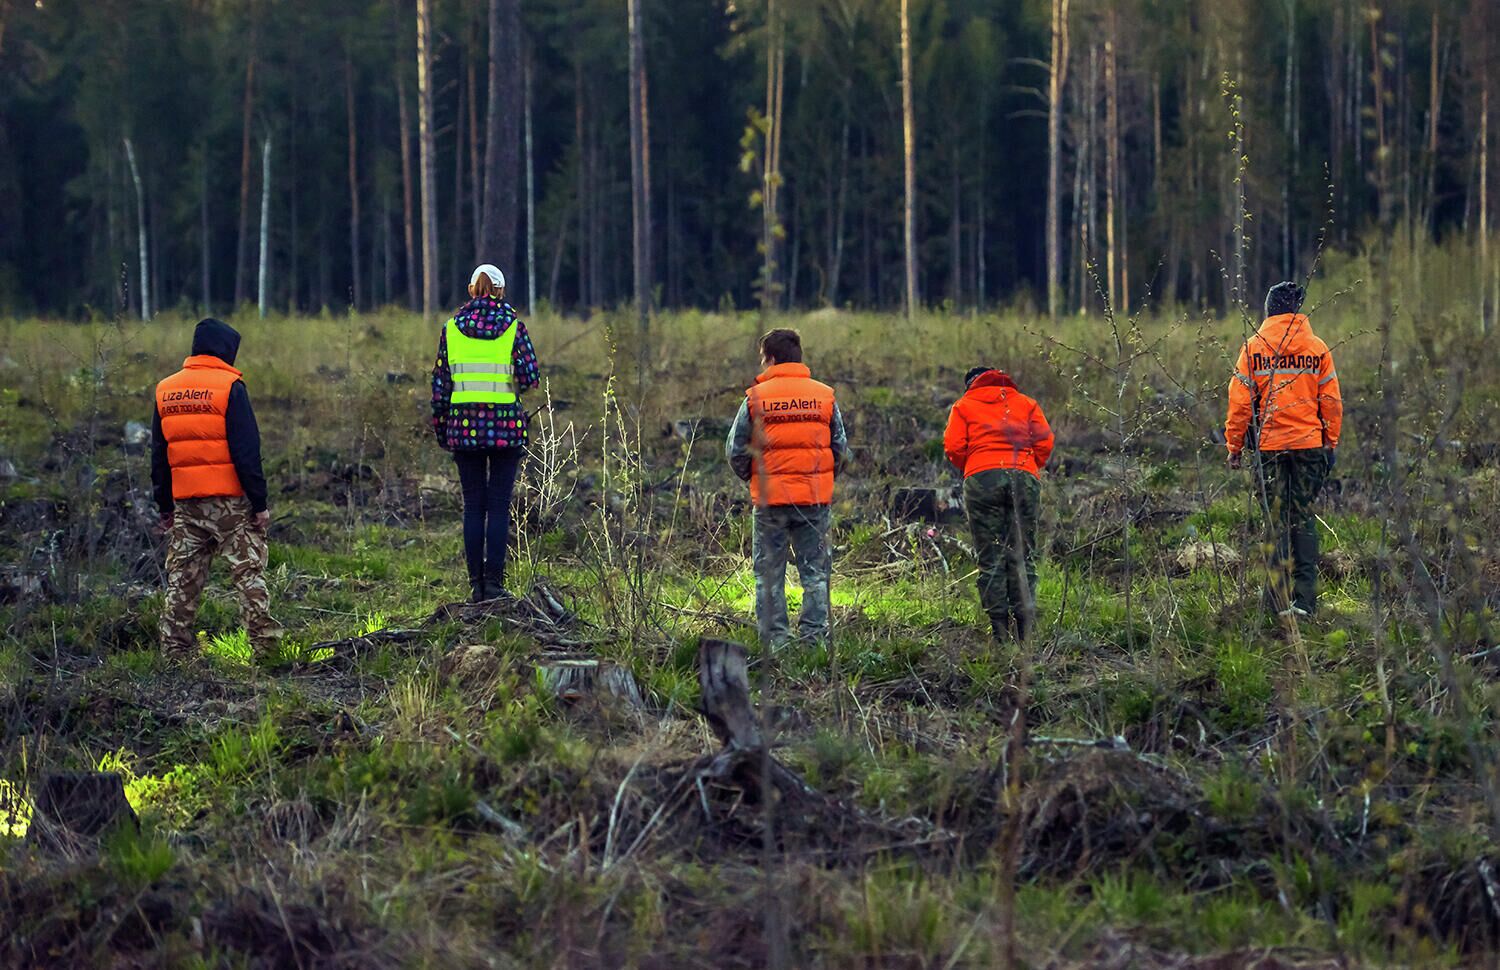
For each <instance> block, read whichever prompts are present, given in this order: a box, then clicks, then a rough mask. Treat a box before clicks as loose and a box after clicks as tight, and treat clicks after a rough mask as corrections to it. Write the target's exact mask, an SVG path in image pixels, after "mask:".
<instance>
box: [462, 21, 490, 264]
mask: <svg viewBox="0 0 1500 970" xmlns="http://www.w3.org/2000/svg"><path fill="white" fill-rule="evenodd" d="M464 51H465V54H466V57H467V60H468V62H469V118H468V121H469V219H470V221H471V222H472V223H473V230H474V235H473V238H474V253H475V255H477V254H478V253H479V250H480V248H481V245H482V243H483V242H484V240H483V239H481V238H480V233H481V232H482V231H483V229H484V209H483V206H484V166H483V164H482V163H481V162H480V160H479V158H480V156H479V75H478V67H477V65H478V63H479V56H478V54H477V53H475V52H472V51H470V50H469V48H468V46H467V45H465V47H464ZM459 150H460V151H462V150H463V149H462V146H460V148H459Z"/></svg>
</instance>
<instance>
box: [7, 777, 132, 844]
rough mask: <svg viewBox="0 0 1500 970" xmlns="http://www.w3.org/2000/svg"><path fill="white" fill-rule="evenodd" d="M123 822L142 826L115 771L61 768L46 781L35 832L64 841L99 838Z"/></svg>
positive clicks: (35, 816)
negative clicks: (73, 838)
mask: <svg viewBox="0 0 1500 970" xmlns="http://www.w3.org/2000/svg"><path fill="white" fill-rule="evenodd" d="M121 825H130V826H132V827H134V828H136V829H139V828H140V827H141V823H140V819H138V818H136V814H135V809H133V808H131V807H130V802H129V801H127V800H126V799H125V782H124V780H123V779H122V778H121V777H120V775H119V773H118V772H114V771H59V772H54V773H53V774H50V775H48V776H47V777H46V778H44V779H43V780H42V789H41V794H40V795H38V796H37V800H36V812H35V813H34V814H33V815H32V819H31V834H32V835H33V836H34V837H36V838H37V839H39V840H41V841H43V842H50V843H53V844H60V843H63V842H65V841H67V840H68V837H69V836H70V835H71V836H81V837H84V838H97V837H98V836H100V835H103V834H104V833H106V832H108V831H110V830H112V829H114V828H116V827H118V826H121Z"/></svg>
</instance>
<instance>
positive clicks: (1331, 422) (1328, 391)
mask: <svg viewBox="0 0 1500 970" xmlns="http://www.w3.org/2000/svg"><path fill="white" fill-rule="evenodd" d="M1318 417H1320V418H1322V419H1323V446H1324V447H1325V448H1337V447H1338V446H1339V435H1340V433H1342V432H1343V430H1344V394H1343V392H1342V391H1340V390H1339V373H1338V371H1336V370H1334V367H1333V351H1331V350H1330V351H1329V352H1328V353H1326V354H1324V355H1323V367H1322V370H1321V372H1320V373H1319V374H1318Z"/></svg>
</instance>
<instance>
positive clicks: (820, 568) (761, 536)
mask: <svg viewBox="0 0 1500 970" xmlns="http://www.w3.org/2000/svg"><path fill="white" fill-rule="evenodd" d="M760 358H761V366H762V367H763V368H764V369H763V370H762V372H761V374H760V376H758V377H757V378H756V379H755V386H754V387H751V388H750V389H748V390H747V391H746V392H745V400H744V402H743V403H742V404H741V405H740V410H739V413H738V414H737V415H735V419H734V423H733V425H732V426H731V427H730V429H729V437H728V439H727V440H726V442H725V453H726V456H727V457H728V459H729V466H730V467H731V468H732V469H733V470H734V473H735V474H736V475H738V476H739V477H740V479H741V480H742V481H745V482H748V483H749V484H750V500H751V502H752V503H753V504H754V506H755V509H754V513H753V514H754V526H755V529H754V533H753V539H752V544H751V545H752V550H753V552H752V556H753V559H754V564H755V619H756V623H757V625H758V626H759V629H760V636H761V640H762V641H763V642H765V643H767V644H769V645H771V646H780V645H781V644H783V643H785V642H786V639H787V635H788V621H787V611H786V566H787V556H788V552H789V551H790V553H791V554H793V555H795V556H796V560H797V575H798V577H799V578H800V580H801V582H802V615H801V616H800V617H799V618H798V622H797V631H798V635H799V636H800V637H801V638H802V639H804V640H809V641H819V640H821V641H825V642H826V641H827V639H828V636H829V630H830V620H829V612H830V603H829V588H828V585H829V579H830V573H831V572H832V568H833V550H832V547H831V546H830V545H829V541H828V529H829V524H830V519H831V516H830V506H831V505H832V503H833V483H834V478H835V477H836V476H837V475H839V474H840V473H842V472H843V470H844V466H845V461H846V456H847V454H848V448H849V444H848V438H847V436H846V435H845V433H844V419H843V416H842V415H841V414H840V413H839V406H838V404H837V403H836V402H835V401H834V395H833V388H831V387H829V386H828V385H827V384H822V383H819V382H818V381H815V380H813V379H812V371H810V370H809V369H808V368H807V366H806V365H805V364H803V363H802V337H801V335H800V334H798V333H797V331H795V330H772V331H770V332H769V333H767V334H766V335H765V336H763V337H761V338H760Z"/></svg>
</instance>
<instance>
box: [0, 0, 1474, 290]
mask: <svg viewBox="0 0 1500 970" xmlns="http://www.w3.org/2000/svg"><path fill="white" fill-rule="evenodd" d="M1497 20H1500V13H1497V12H1496V9H1495V5H1494V4H1493V3H1487V2H1485V0H1382V2H1367V0H1277V2H1252V0H1225V2H1202V0H1028V2H1014V3H1009V2H1007V3H1001V2H996V0H910V2H909V3H900V4H898V3H896V2H895V0H796V2H791V0H729V2H705V0H640V3H639V4H638V5H636V4H629V5H627V4H625V3H623V2H621V0H528V2H526V3H522V2H521V0H488V2H486V0H422V2H421V3H420V4H418V3H417V2H416V0H379V2H354V3H350V2H333V0H305V2H296V3H292V2H285V0H239V2H223V0H155V2H150V3H144V2H139V0H104V2H94V3H81V2H77V0H44V2H34V3H33V2H18V0H4V2H0V76H3V77H4V78H6V81H5V83H4V84H3V85H0V212H4V213H5V216H4V218H3V219H0V308H3V309H8V310H10V311H11V312H14V313H42V314H49V315H66V316H79V315H85V314H89V313H94V314H104V315H106V316H108V315H112V314H115V313H117V312H121V311H128V312H129V313H130V314H132V315H137V314H141V313H142V311H143V310H145V311H147V315H150V313H153V312H155V311H158V310H160V309H163V308H184V309H188V308H190V309H191V310H192V312H195V313H208V312H221V313H223V312H228V311H229V308H230V307H233V306H241V305H245V304H253V303H256V302H257V301H263V302H264V304H265V305H266V306H267V308H268V309H269V310H272V311H278V310H279V311H284V312H316V311H318V310H320V309H325V308H327V309H342V308H345V307H352V308H356V309H360V308H368V307H372V306H377V305H400V304H406V305H408V306H410V307H413V308H416V307H420V306H422V305H423V302H424V297H423V290H424V284H426V289H427V290H428V292H429V294H430V295H429V296H428V297H427V298H426V299H427V303H428V305H429V306H435V305H440V304H441V305H446V304H448V303H450V302H452V301H453V300H455V299H456V298H458V297H459V296H460V295H461V284H462V283H463V282H464V279H463V277H464V274H466V273H467V272H468V269H469V268H470V267H471V266H472V265H473V264H474V263H475V262H476V261H477V260H478V259H480V258H483V259H485V260H490V261H493V262H496V263H499V264H500V265H501V266H502V267H503V268H504V269H505V271H506V273H507V274H508V275H509V277H510V279H511V281H512V287H511V295H512V297H513V298H514V299H515V300H516V301H517V302H518V303H519V304H521V305H522V306H523V307H524V308H526V309H534V308H532V307H529V306H527V305H526V304H527V302H528V301H530V302H533V303H538V304H540V303H542V302H545V304H547V305H548V306H550V307H552V308H554V309H560V310H566V311H570V312H571V311H587V310H588V309H589V308H598V307H610V306H614V305H617V304H620V303H623V302H626V301H628V300H630V299H631V298H632V296H634V295H636V293H637V292H638V287H637V283H638V282H639V284H640V285H639V291H641V295H642V297H643V299H644V301H646V302H649V303H650V305H651V306H654V307H657V308H681V307H694V308H705V309H724V308H727V307H730V306H733V307H742V308H743V307H747V306H753V305H756V304H761V305H763V306H767V307H772V308H775V307H783V308H793V307H804V308H806V307H817V306H838V307H856V308H890V307H897V306H900V305H901V304H903V302H904V301H905V298H906V293H907V290H908V288H914V289H915V292H916V297H917V301H916V302H917V305H919V306H921V305H925V306H933V307H941V306H951V307H954V308H989V307H996V306H997V305H1020V306H1031V307H1045V308H1047V309H1048V310H1049V311H1051V312H1053V313H1059V312H1063V311H1073V310H1080V309H1094V310H1097V309H1099V308H1100V307H1101V305H1102V304H1103V303H1104V302H1105V301H1106V300H1107V302H1108V303H1109V304H1110V305H1112V306H1116V307H1121V308H1124V307H1139V306H1145V305H1149V306H1151V307H1154V308H1161V307H1166V306H1174V305H1186V306H1190V307H1192V308H1194V309H1195V310H1196V309H1212V310H1223V309H1224V308H1226V307H1228V306H1230V305H1232V304H1234V303H1235V302H1236V301H1237V300H1240V299H1241V298H1242V297H1244V298H1248V296H1249V295H1253V294H1259V293H1261V292H1263V290H1264V285H1265V284H1266V283H1268V282H1273V281H1274V280H1276V279H1282V278H1288V277H1296V276H1299V275H1301V274H1305V273H1308V272H1310V271H1311V269H1312V266H1313V263H1314V258H1315V255H1316V253H1317V252H1318V251H1319V250H1320V247H1321V244H1323V243H1324V242H1325V241H1326V243H1327V244H1328V245H1330V246H1332V247H1333V248H1337V249H1341V250H1344V251H1352V250H1354V249H1356V248H1357V246H1358V244H1359V243H1360V241H1361V240H1363V239H1365V238H1367V234H1368V233H1369V232H1370V230H1371V229H1372V228H1375V227H1378V228H1380V229H1382V231H1383V233H1385V234H1387V235H1388V236H1390V237H1394V238H1397V239H1399V240H1400V241H1402V242H1404V243H1406V244H1412V243H1416V242H1418V241H1422V242H1424V243H1425V242H1426V241H1428V240H1436V241H1439V242H1441V243H1444V244H1447V245H1450V246H1453V245H1462V246H1464V247H1467V249H1466V252H1467V251H1469V250H1472V252H1471V253H1470V255H1469V256H1468V257H1466V258H1467V259H1472V262H1469V263H1468V265H1469V266H1471V267H1473V270H1472V272H1471V273H1470V274H1468V275H1470V277H1471V279H1470V280H1469V281H1468V282H1469V283H1471V284H1472V285H1470V286H1467V287H1466V294H1465V295H1470V294H1472V297H1473V298H1474V299H1478V300H1480V301H1481V304H1480V312H1481V314H1482V316H1483V318H1484V319H1485V320H1488V319H1489V318H1490V317H1491V316H1492V315H1493V303H1494V289H1495V279H1496V276H1497V273H1496V270H1495V264H1494V262H1493V259H1494V256H1495V254H1494V253H1493V252H1492V251H1491V250H1492V247H1490V246H1489V245H1488V236H1487V227H1488V226H1489V225H1490V224H1491V223H1492V221H1493V215H1492V212H1491V210H1492V209H1493V202H1492V201H1491V200H1492V199H1493V198H1494V191H1493V190H1494V188H1495V172H1494V168H1495V166H1494V165H1493V164H1492V162H1491V159H1490V155H1491V151H1490V149H1491V143H1492V142H1493V139H1494V136H1493V133H1492V127H1493V126H1492V125H1491V124H1490V114H1491V113H1492V107H1491V101H1492V98H1491V92H1492V90H1493V88H1494V85H1495V79H1496V74H1497V67H1496V65H1497V61H1500V57H1497V52H1496V51H1495V49H1494V48H1495V46H1496V44H1495V40H1494V38H1495V36H1496V32H1497V26H1500V25H1497V23H1496V21H1497ZM903 23H905V24H906V25H907V27H908V28H909V29H908V31H907V33H906V35H905V36H906V39H907V47H906V48H905V51H906V53H905V60H906V61H908V62H909V72H910V73H909V79H910V108H911V110H910V116H911V119H912V122H913V124H912V127H911V139H910V142H909V143H907V142H906V140H905V138H904V126H903V107H904V105H903V100H904V99H903V85H902V77H903V72H902V64H903V55H902V50H903V48H902V37H903V34H902V24H903ZM632 24H634V25H635V26H636V27H637V30H636V31H635V32H634V36H635V37H636V39H637V40H638V41H639V44H638V46H637V49H636V51H635V54H636V57H635V58H634V59H632V41H631V37H632V31H631V25H632ZM424 25H425V28H426V29H422V30H419V28H422V27H424ZM632 91H639V92H640V96H639V98H638V99H637V100H636V103H637V105H638V106H639V108H640V110H639V112H637V113H636V114H638V116H639V117H638V118H637V117H633V116H632V114H633V113H632V112H631V111H630V105H631V100H632V98H631V92H632ZM1054 107H1055V110H1053V108H1054ZM637 121H639V126H638V127H639V133H638V137H637V138H636V140H635V141H634V142H632V136H631V129H632V126H633V125H634V124H635V123H636V122H637ZM633 145H634V146H635V147H634V148H633V147H632V146H633ZM908 159H909V160H910V162H911V176H912V177H911V179H910V201H911V205H910V217H909V218H910V227H911V231H910V236H909V239H908V236H907V233H906V225H905V224H906V221H907V213H906V211H905V208H906V207H905V206H904V205H903V199H904V197H905V195H906V182H907V180H906V178H905V169H906V162H907V160H908ZM637 179H638V180H639V183H638V184H637V182H636V180H637ZM486 186H488V187H489V188H488V189H487V188H486ZM637 199H639V200H640V201H641V205H640V206H639V212H637V211H636V210H637V206H636V204H635V203H636V200H637ZM1049 201H1050V206H1049ZM1049 210H1050V211H1049ZM1252 213H1253V217H1251V216H1250V214H1252ZM1247 220H1248V221H1247ZM638 227H639V233H640V236H639V240H637V238H636V234H637V231H638ZM1330 232H1331V235H1329V233H1330ZM429 239H430V240H431V246H430V249H429V248H428V242H427V240H429ZM637 251H642V252H643V259H642V266H641V267H640V270H641V273H642V276H641V279H640V280H639V281H637V280H636V277H635V273H636V267H635V266H634V265H633V255H634V253H635V252H637ZM908 254H909V255H910V256H911V264H912V274H911V275H912V277H913V284H914V285H909V284H908V283H907V282H906V276H905V273H904V272H903V261H904V259H905V257H906V256H907V255H908ZM1486 294H1487V295H1486ZM1249 302H1251V303H1253V302H1255V301H1254V300H1249Z"/></svg>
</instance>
